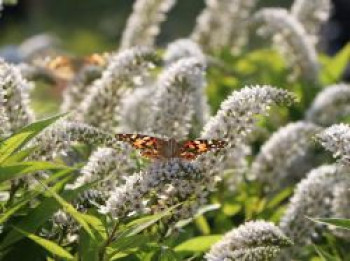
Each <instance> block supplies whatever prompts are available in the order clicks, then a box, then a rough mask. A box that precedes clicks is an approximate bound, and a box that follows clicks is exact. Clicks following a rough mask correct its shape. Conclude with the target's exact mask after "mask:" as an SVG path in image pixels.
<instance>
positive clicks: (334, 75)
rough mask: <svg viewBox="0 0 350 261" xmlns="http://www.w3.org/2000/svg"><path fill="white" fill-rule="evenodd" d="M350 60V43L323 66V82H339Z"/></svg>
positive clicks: (325, 83)
mask: <svg viewBox="0 0 350 261" xmlns="http://www.w3.org/2000/svg"><path fill="white" fill-rule="evenodd" d="M349 60H350V44H348V45H346V46H345V47H344V48H343V49H342V50H341V51H340V52H338V53H337V55H335V56H334V57H333V58H331V59H330V60H329V61H328V62H327V63H326V64H325V65H324V67H323V68H322V71H321V75H320V77H321V82H322V83H323V84H324V85H328V84H332V83H335V82H338V81H339V80H340V77H341V75H342V73H343V72H344V70H345V67H346V66H347V64H348V62H349Z"/></svg>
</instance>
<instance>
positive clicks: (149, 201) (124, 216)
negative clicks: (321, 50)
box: [0, 40, 295, 260]
mask: <svg viewBox="0 0 350 261" xmlns="http://www.w3.org/2000/svg"><path fill="white" fill-rule="evenodd" d="M183 41H184V40H183ZM186 41H190V40H186ZM184 46H185V47H186V48H187V47H188V46H187V45H183V44H182V41H179V44H178V47H177V46H176V45H175V44H173V45H172V46H171V48H169V50H167V52H166V55H165V57H167V58H166V62H165V66H164V67H163V68H162V70H161V72H160V73H158V74H156V73H155V72H154V71H152V70H153V68H154V67H155V66H157V64H159V61H160V58H159V57H157V55H156V54H155V52H154V51H153V50H152V49H151V48H148V47H147V48H146V47H135V48H131V49H126V50H123V51H121V52H119V53H115V54H112V55H111V57H109V60H108V65H107V67H106V69H105V70H104V71H103V73H102V75H101V77H100V78H99V79H97V80H96V81H93V82H92V83H91V85H90V86H89V88H88V90H87V91H86V92H83V93H81V97H78V100H79V101H80V102H78V105H77V106H75V109H74V110H73V111H72V112H71V113H70V114H68V115H67V116H65V117H64V118H63V119H61V120H59V121H57V122H56V123H54V124H53V125H52V126H50V127H48V128H46V129H45V130H44V131H43V132H41V134H39V135H38V136H37V137H36V138H35V139H33V140H32V141H31V143H30V144H29V145H28V146H36V147H37V149H36V151H35V153H34V154H32V155H31V156H29V158H30V159H35V160H55V159H58V158H62V159H63V160H64V161H66V162H67V163H68V164H70V165H74V164H77V163H79V162H81V161H82V160H81V158H80V157H79V155H77V154H76V151H74V150H73V149H72V148H73V145H75V144H77V143H81V144H85V145H89V146H90V147H91V148H92V150H93V151H92V153H91V155H90V157H89V158H88V160H87V162H86V163H84V165H83V167H82V168H81V170H80V171H79V173H78V176H77V178H76V179H75V181H73V182H72V183H71V184H69V185H67V186H66V190H67V191H69V190H76V189H79V188H82V187H84V186H87V185H88V186H91V185H92V187H93V190H89V192H88V193H85V194H82V195H81V196H80V197H79V198H78V199H77V200H75V201H72V203H73V204H74V205H75V206H76V207H77V209H78V210H79V211H83V212H85V211H86V208H87V205H89V207H91V206H93V207H96V209H97V210H98V211H99V212H100V213H102V214H105V215H107V217H109V218H111V220H115V221H116V222H117V223H118V224H123V222H125V221H126V220H129V219H130V218H134V217H138V216H140V215H144V214H157V213H161V212H162V211H164V210H166V209H169V208H172V212H171V215H169V216H167V218H165V219H163V226H164V230H165V231H167V230H169V229H171V228H173V227H174V226H175V225H176V224H177V222H178V221H180V220H183V219H186V218H193V217H194V216H195V214H196V212H197V211H198V210H199V209H200V208H201V207H203V206H204V205H205V204H206V202H207V199H208V195H209V194H210V193H211V192H212V191H214V190H215V189H216V184H217V182H219V181H220V180H221V179H222V173H223V170H225V168H226V167H227V165H228V163H229V165H230V167H232V166H234V165H235V164H237V166H238V167H239V166H240V164H242V161H243V162H244V161H245V160H246V159H245V156H246V154H244V153H243V154H242V153H241V149H242V148H245V147H246V145H247V142H248V141H247V137H248V136H249V133H250V132H251V131H252V130H253V129H254V126H255V122H256V120H257V118H256V117H257V116H258V115H267V113H268V111H269V108H270V107H271V106H273V105H289V104H291V103H292V102H293V101H294V100H295V97H294V95H292V94H291V93H289V92H288V91H285V90H282V89H278V88H275V87H271V86H267V85H263V86H246V87H244V88H242V89H241V90H239V91H234V92H233V93H232V94H231V95H230V96H229V97H228V98H227V99H226V100H225V101H223V103H222V105H221V107H220V109H219V110H218V111H217V112H216V114H215V115H214V116H210V110H209V105H208V104H207V98H206V95H205V87H206V78H205V71H206V63H205V59H204V58H203V57H204V55H203V54H202V53H201V52H200V49H199V47H198V46H197V45H196V44H194V43H192V47H193V48H196V49H190V50H186V49H184ZM189 54H190V55H189ZM183 56H186V57H183ZM169 57H173V58H171V59H170V58H169ZM2 63H3V65H2V66H3V68H4V69H2V71H1V72H4V70H9V69H11V66H10V65H6V64H5V63H4V62H2ZM12 70H13V74H11V75H7V76H6V78H5V79H8V82H5V83H4V84H3V85H1V86H2V92H1V94H4V95H2V96H0V97H1V105H2V107H1V108H2V113H3V115H6V116H7V117H2V120H4V121H6V122H7V121H10V122H14V123H16V124H17V125H18V126H20V124H27V123H28V122H31V121H33V117H32V116H31V113H29V112H27V111H26V110H25V113H26V114H25V117H24V116H23V117H22V116H21V118H18V119H17V118H16V119H13V120H12V118H13V108H12V106H14V105H13V103H12V102H11V99H13V100H14V101H15V100H19V101H20V103H18V104H20V105H21V104H23V105H21V106H23V108H24V109H25V108H26V107H25V105H26V102H25V99H27V96H26V95H24V93H23V92H24V90H25V89H20V90H19V91H18V92H16V90H17V88H20V84H22V80H18V79H20V78H18V77H21V76H20V73H19V72H18V71H15V69H12ZM17 78H18V79H17ZM15 81H17V83H16V82H15ZM23 81H24V80H23ZM13 82H15V84H13ZM24 83H25V82H24ZM9 89H11V92H9V91H8V90H9ZM6 92H7V93H11V95H14V96H13V97H12V96H8V95H6ZM76 94H77V93H74V95H75V97H74V98H75V99H76V98H77V97H76ZM135 99H136V101H137V102H135V101H134V100H135ZM71 100H73V99H71ZM140 107H141V108H140ZM20 108H22V107H20ZM24 109H23V110H24ZM139 112H141V113H139ZM16 115H18V114H16ZM128 119H132V121H130V122H129V121H128ZM19 121H20V122H19ZM17 125H11V126H17ZM2 126H8V125H2ZM14 128H17V127H14ZM11 130H12V129H11V128H10V127H6V129H4V130H2V131H3V133H8V132H10V131H11ZM116 133H119V134H126V133H135V134H142V135H149V136H151V137H156V138H158V139H161V140H167V139H175V140H176V141H177V142H178V143H180V142H181V141H183V140H196V139H197V140H207V141H208V142H209V143H210V141H211V140H220V141H222V142H223V144H225V145H224V146H222V147H221V148H220V149H219V150H215V151H209V152H207V153H204V154H202V155H196V154H194V156H193V157H192V158H191V159H188V158H185V157H179V156H172V157H168V158H165V159H150V160H147V159H146V158H145V157H142V156H140V154H139V153H138V152H137V151H135V150H134V149H133V148H132V147H131V146H130V145H129V144H128V143H125V142H122V141H120V140H118V139H117V137H118V136H115V134H116ZM4 135H5V134H4ZM153 149H154V150H156V149H157V148H153ZM195 153H196V152H195ZM198 154H200V153H198ZM197 156H198V157H197ZM38 175H39V176H33V180H34V181H35V179H37V178H38V177H40V178H42V177H44V178H45V177H49V176H50V175H49V173H39V174H38ZM33 180H32V181H33ZM27 182H29V183H30V184H32V183H31V182H30V180H28V181H27ZM34 184H35V182H34ZM84 202H85V203H84ZM86 202H89V203H88V204H86ZM53 220H54V222H55V224H56V225H55V226H60V227H66V228H68V227H69V231H70V234H69V235H70V238H69V239H67V240H68V241H71V240H73V241H74V240H76V239H77V236H78V234H76V233H77V227H76V225H74V222H73V220H72V219H71V218H70V217H69V215H68V214H66V213H65V212H63V211H59V212H57V213H56V214H55V215H54V217H53ZM263 226H264V225H263ZM267 226H270V225H267ZM74 227H75V228H74ZM169 231H170V230H169ZM276 231H277V230H276ZM72 233H73V234H74V235H75V236H72ZM274 233H275V232H274ZM276 233H277V237H278V238H279V237H280V238H281V245H280V244H279V243H278V244H276V246H271V247H272V248H271V251H270V250H268V251H269V252H268V253H270V252H271V254H268V255H269V256H270V255H271V257H273V256H275V254H276V253H277V252H278V251H277V249H278V248H279V247H281V246H286V245H288V244H287V242H288V241H287V239H285V238H284V237H283V236H282V234H280V232H278V231H277V232H276ZM42 235H45V236H46V237H49V238H50V237H51V238H52V237H53V236H54V234H52V232H51V233H50V232H48V231H42ZM271 242H274V241H271ZM283 242H284V243H283ZM240 251H244V249H242V250H240ZM254 251H255V250H254ZM259 253H260V252H259V251H258V252H257V253H256V254H254V256H255V255H259ZM208 256H210V255H209V254H208ZM243 256H244V253H243ZM264 256H265V252H264V251H262V252H261V257H264ZM242 260H243V259H242ZM256 260H258V259H256ZM259 260H260V259H259ZM261 260H265V259H261Z"/></svg>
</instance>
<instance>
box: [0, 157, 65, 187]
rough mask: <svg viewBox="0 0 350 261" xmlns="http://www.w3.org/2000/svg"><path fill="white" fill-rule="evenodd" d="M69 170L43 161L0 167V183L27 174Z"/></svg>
mask: <svg viewBox="0 0 350 261" xmlns="http://www.w3.org/2000/svg"><path fill="white" fill-rule="evenodd" d="M55 169H71V168H69V167H67V166H64V165H58V164H53V163H50V162H45V161H32V162H29V161H27V162H21V163H14V164H10V165H5V166H0V183H1V182H4V181H7V180H10V179H14V178H19V177H22V176H24V175H27V174H31V173H33V172H36V171H42V170H55Z"/></svg>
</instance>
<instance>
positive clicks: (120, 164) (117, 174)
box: [69, 146, 137, 191]
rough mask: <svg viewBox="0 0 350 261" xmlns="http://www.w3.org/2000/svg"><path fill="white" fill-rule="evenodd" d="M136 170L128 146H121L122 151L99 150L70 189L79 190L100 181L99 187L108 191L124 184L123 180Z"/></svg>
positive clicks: (91, 157)
mask: <svg viewBox="0 0 350 261" xmlns="http://www.w3.org/2000/svg"><path fill="white" fill-rule="evenodd" d="M136 170H137V165H136V162H135V160H133V159H132V158H131V157H130V152H129V151H128V148H127V147H126V146H121V149H120V150H115V149H112V148H98V149H97V150H96V151H95V152H93V153H92V154H91V156H90V157H89V159H88V161H87V163H86V164H85V165H84V167H83V168H82V169H81V171H80V173H81V174H80V176H79V177H78V178H77V179H76V181H75V182H74V184H72V186H69V187H70V188H78V187H80V186H83V185H85V184H88V183H91V182H94V181H96V180H98V181H99V183H100V184H99V186H98V187H99V188H101V189H103V190H104V191H108V190H111V189H114V188H115V187H116V186H117V185H120V183H123V179H124V178H125V177H126V176H128V175H131V173H134V172H135V171H136Z"/></svg>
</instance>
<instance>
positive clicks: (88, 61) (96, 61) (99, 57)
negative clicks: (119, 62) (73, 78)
mask: <svg viewBox="0 0 350 261" xmlns="http://www.w3.org/2000/svg"><path fill="white" fill-rule="evenodd" d="M83 60H84V65H92V66H105V65H106V63H107V59H106V55H104V54H98V53H94V54H91V55H88V56H85V57H84V59H83Z"/></svg>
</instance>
